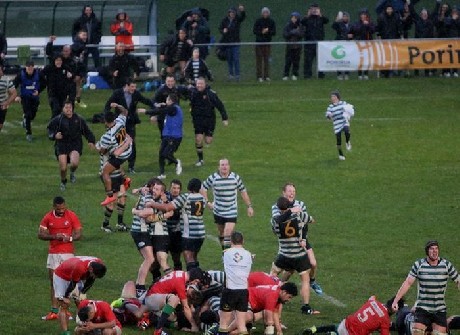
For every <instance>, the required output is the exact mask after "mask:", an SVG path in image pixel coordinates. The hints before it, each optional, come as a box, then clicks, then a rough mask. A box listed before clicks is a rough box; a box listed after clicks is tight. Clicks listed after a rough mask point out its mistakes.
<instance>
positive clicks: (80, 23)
mask: <svg viewBox="0 0 460 335" xmlns="http://www.w3.org/2000/svg"><path fill="white" fill-rule="evenodd" d="M101 28H102V25H101V22H100V21H99V20H98V19H97V18H96V15H95V14H94V10H93V7H91V6H89V5H85V6H84V7H83V10H82V13H81V16H80V17H79V18H78V19H76V20H75V22H74V23H73V26H72V38H73V39H74V40H75V39H76V38H77V35H78V32H79V31H80V30H85V31H86V32H87V33H88V41H87V43H88V44H91V45H96V46H91V47H89V48H88V49H87V52H86V55H85V58H84V63H85V65H86V66H88V55H89V54H91V55H92V56H93V61H94V67H96V68H98V67H99V65H100V63H99V47H98V46H97V44H99V43H100V42H101V37H102V31H101Z"/></svg>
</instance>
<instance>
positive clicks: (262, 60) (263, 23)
mask: <svg viewBox="0 0 460 335" xmlns="http://www.w3.org/2000/svg"><path fill="white" fill-rule="evenodd" d="M252 31H253V33H254V35H256V42H257V43H266V42H271V41H272V37H273V36H275V35H276V24H275V21H274V20H273V19H272V18H271V17H270V9H269V8H268V7H264V8H262V11H261V16H260V17H259V18H258V19H257V20H256V22H255V23H254V27H253V29H252ZM270 53H271V45H270V44H258V45H256V72H257V73H256V75H257V80H258V81H259V82H263V81H264V80H266V81H270V63H269V62H270Z"/></svg>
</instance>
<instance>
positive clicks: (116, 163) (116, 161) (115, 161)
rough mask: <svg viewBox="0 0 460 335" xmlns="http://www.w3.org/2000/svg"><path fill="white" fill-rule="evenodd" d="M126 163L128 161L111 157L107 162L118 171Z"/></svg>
mask: <svg viewBox="0 0 460 335" xmlns="http://www.w3.org/2000/svg"><path fill="white" fill-rule="evenodd" d="M125 161H126V159H120V158H116V157H114V156H110V157H109V160H108V161H107V162H108V163H110V165H112V166H113V167H114V168H115V169H117V170H118V169H119V168H120V166H121V164H123V163H124V162H125Z"/></svg>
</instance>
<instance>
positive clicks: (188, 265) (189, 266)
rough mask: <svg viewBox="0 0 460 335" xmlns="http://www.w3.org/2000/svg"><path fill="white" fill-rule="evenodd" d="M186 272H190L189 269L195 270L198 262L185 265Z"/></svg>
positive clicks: (198, 264)
mask: <svg viewBox="0 0 460 335" xmlns="http://www.w3.org/2000/svg"><path fill="white" fill-rule="evenodd" d="M186 266H187V271H190V270H191V269H194V268H197V267H199V266H200V263H198V262H189V263H187V265H186Z"/></svg>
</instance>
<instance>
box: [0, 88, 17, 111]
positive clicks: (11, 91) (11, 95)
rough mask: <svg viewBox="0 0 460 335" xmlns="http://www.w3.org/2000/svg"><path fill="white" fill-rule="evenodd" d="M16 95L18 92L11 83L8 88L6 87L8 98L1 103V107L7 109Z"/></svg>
mask: <svg viewBox="0 0 460 335" xmlns="http://www.w3.org/2000/svg"><path fill="white" fill-rule="evenodd" d="M17 96H18V92H17V91H16V88H15V87H14V85H12V86H11V87H10V88H8V99H7V100H6V101H5V102H4V103H3V104H2V108H3V109H7V108H8V106H9V105H11V103H12V102H13V101H14V99H16V97H17Z"/></svg>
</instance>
